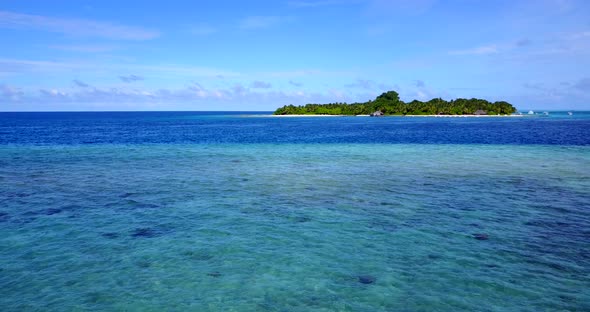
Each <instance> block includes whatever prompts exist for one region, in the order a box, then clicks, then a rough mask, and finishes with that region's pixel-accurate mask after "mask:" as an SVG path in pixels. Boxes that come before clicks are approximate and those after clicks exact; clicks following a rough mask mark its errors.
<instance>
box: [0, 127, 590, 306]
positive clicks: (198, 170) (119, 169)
mask: <svg viewBox="0 0 590 312" xmlns="http://www.w3.org/2000/svg"><path fill="white" fill-rule="evenodd" d="M225 122H227V121H225ZM272 122H275V121H272ZM297 122H302V121H295V123H297ZM305 122H306V123H307V122H313V121H305ZM355 122H356V121H355ZM379 122H382V121H379ZM420 122H422V121H420ZM492 122H493V121H492ZM287 124H289V122H288V123H287ZM42 129H44V128H43V127H42ZM152 130H153V129H152ZM217 130H218V131H219V133H223V130H221V128H217ZM43 131H45V130H43ZM64 131H65V130H64ZM146 131H151V130H146ZM48 132H49V131H48ZM344 133H345V131H344V130H342V131H341V132H338V133H337V135H338V136H339V137H344ZM322 135H325V133H323V134H322ZM352 135H355V134H354V133H353V134H352ZM219 136H222V135H221V134H219ZM72 137H75V135H72ZM113 138H114V140H118V139H120V138H116V137H115V136H113ZM26 139H27V140H29V141H31V140H37V141H38V142H37V143H35V144H32V143H30V142H29V143H26V142H17V143H18V144H15V143H6V144H4V145H0V255H1V256H0V289H2V296H0V307H2V310H3V311H31V310H43V311H63V310H74V311H84V310H92V311H96V310H102V311H112V310H127V311H162V310H168V311H187V310H192V311H334V310H340V311H432V310H439V311H475V310H477V311H515V310H518V311H555V310H571V311H583V310H589V309H590V293H589V292H588V289H590V279H589V278H588V276H590V230H589V228H590V227H589V226H590V210H589V207H590V191H589V190H590V171H589V170H588V169H587V168H590V147H588V146H585V145H559V144H555V145H516V144H383V143H380V144H358V143H335V144H328V143H324V144H290V143H248V144H237V143H222V144H209V143H204V142H199V143H198V144H186V143H182V142H178V141H174V143H157V144H136V143H125V144H122V143H117V144H102V143H101V144H49V142H43V140H45V139H43V140H42V139H40V138H39V137H37V138H26ZM478 238H479V239H478Z"/></svg>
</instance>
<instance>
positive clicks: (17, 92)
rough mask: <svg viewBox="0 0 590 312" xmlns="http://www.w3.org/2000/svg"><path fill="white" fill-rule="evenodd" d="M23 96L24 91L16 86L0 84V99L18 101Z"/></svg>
mask: <svg viewBox="0 0 590 312" xmlns="http://www.w3.org/2000/svg"><path fill="white" fill-rule="evenodd" d="M23 96H24V92H23V91H22V90H21V89H20V88H17V87H13V86H9V85H6V84H0V99H3V100H10V101H19V100H20V99H21V98H22V97H23Z"/></svg>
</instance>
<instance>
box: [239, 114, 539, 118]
mask: <svg viewBox="0 0 590 312" xmlns="http://www.w3.org/2000/svg"><path fill="white" fill-rule="evenodd" d="M243 117H270V118H296V117H370V116H369V115H311V114H310V115H304V114H293V115H272V114H271V115H244V116H243ZM381 117H435V118H480V117H481V118H491V117H494V118H500V117H534V116H528V115H388V116H379V117H376V118H381Z"/></svg>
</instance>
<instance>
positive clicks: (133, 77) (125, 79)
mask: <svg viewBox="0 0 590 312" xmlns="http://www.w3.org/2000/svg"><path fill="white" fill-rule="evenodd" d="M119 79H121V81H123V82H125V83H131V82H135V81H139V80H143V79H144V78H143V77H141V76H138V75H127V76H119Z"/></svg>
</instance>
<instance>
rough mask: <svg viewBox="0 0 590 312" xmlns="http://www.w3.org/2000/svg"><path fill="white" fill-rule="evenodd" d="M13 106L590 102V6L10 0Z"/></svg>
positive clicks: (8, 94)
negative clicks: (387, 97) (386, 98)
mask: <svg viewBox="0 0 590 312" xmlns="http://www.w3.org/2000/svg"><path fill="white" fill-rule="evenodd" d="M0 47H1V49H0V111H56V110H57V111H59V110H65V111H80V110H92V111H96V110H98V111H104V110H274V109H275V108H277V107H279V106H282V105H285V104H291V103H292V104H305V103H310V102H314V103H324V102H353V101H366V100H368V99H372V98H374V97H375V96H377V95H379V94H380V93H381V92H383V91H387V90H396V91H398V92H399V93H400V96H401V98H402V99H403V100H406V101H410V100H413V99H419V100H428V99H431V98H433V97H442V98H444V99H452V98H458V97H466V98H471V97H480V98H485V99H488V100H491V101H495V100H507V101H509V102H511V103H513V104H514V105H515V106H517V107H518V108H519V109H529V108H537V109H568V110H570V109H573V110H575V109H577V110H582V109H590V1H586V0H580V1H576V0H531V1H502V0H494V1H489V0H481V1H480V0H449V1H442V0H439V1H437V0H413V1H412V0H292V1H290V0H285V1H281V0H276V1H226V0H219V1H173V0H170V1H167V2H165V3H164V2H160V1H106V0H105V1H94V2H90V1H59V0H53V1H36V0H35V1H34V0H16V1H10V0H2V1H0Z"/></svg>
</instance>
